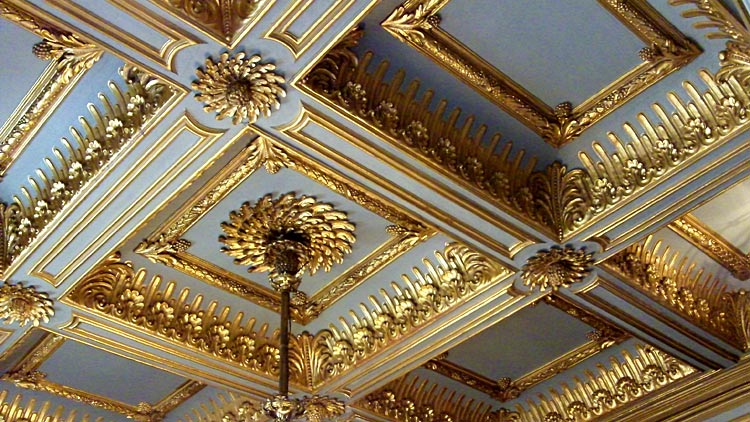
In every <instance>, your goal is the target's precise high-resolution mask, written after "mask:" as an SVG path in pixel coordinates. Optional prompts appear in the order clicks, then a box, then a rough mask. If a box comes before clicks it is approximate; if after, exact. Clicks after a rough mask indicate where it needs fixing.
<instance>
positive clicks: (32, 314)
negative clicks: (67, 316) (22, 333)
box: [0, 282, 55, 326]
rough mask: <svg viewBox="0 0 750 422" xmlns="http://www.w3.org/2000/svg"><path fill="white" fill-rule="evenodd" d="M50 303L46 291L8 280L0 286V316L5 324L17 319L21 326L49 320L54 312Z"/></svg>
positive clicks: (35, 324) (50, 300) (36, 324)
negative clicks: (39, 290)
mask: <svg viewBox="0 0 750 422" xmlns="http://www.w3.org/2000/svg"><path fill="white" fill-rule="evenodd" d="M52 305H53V302H52V299H50V298H49V296H48V295H47V293H44V292H38V291H37V290H36V289H35V288H34V287H24V286H23V285H22V284H21V283H8V282H5V283H4V284H3V285H2V286H0V318H2V319H3V320H5V323H6V324H12V323H13V322H15V321H18V322H19V323H20V324H21V326H24V325H26V324H28V323H31V324H32V325H34V326H38V325H39V324H40V323H41V322H42V321H44V322H49V319H50V317H51V316H53V315H54V314H55V310H54V308H53V307H52Z"/></svg>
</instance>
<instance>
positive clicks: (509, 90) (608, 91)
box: [382, 0, 701, 147]
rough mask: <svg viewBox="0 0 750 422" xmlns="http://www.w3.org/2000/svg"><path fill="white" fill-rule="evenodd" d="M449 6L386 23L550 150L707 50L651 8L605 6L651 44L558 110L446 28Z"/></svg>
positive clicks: (425, 6) (408, 5)
mask: <svg viewBox="0 0 750 422" xmlns="http://www.w3.org/2000/svg"><path fill="white" fill-rule="evenodd" d="M447 3H448V0H421V1H420V0H417V1H414V0H409V1H407V2H405V3H404V4H403V5H401V6H399V7H397V8H396V9H395V10H394V11H393V12H392V14H391V15H390V16H388V17H387V18H386V19H385V20H384V21H383V23H382V26H383V28H385V30H386V31H388V32H390V33H391V34H392V35H394V36H395V37H396V38H398V39H399V40H400V41H402V42H405V43H407V44H409V45H411V46H412V47H414V48H416V49H417V50H419V51H420V52H422V53H423V54H425V55H427V56H428V57H429V58H430V59H432V60H433V61H434V62H436V63H437V64H439V65H440V66H442V67H444V68H445V69H447V70H449V71H450V72H452V73H453V74H454V75H455V76H456V77H458V78H459V79H461V80H462V81H463V82H465V83H466V84H467V85H469V86H471V87H472V88H474V90H476V91H477V92H479V93H480V94H482V95H484V96H485V97H487V99H489V100H490V101H492V102H493V103H495V104H496V105H497V106H499V107H500V108H502V109H503V110H505V111H507V112H508V113H510V114H511V115H513V116H514V117H516V118H517V119H518V120H520V121H521V122H522V123H524V124H525V125H526V126H528V127H529V128H530V129H531V130H533V131H535V132H537V133H538V134H539V135H540V136H541V137H542V138H544V140H545V141H547V142H548V143H549V144H551V145H553V146H555V147H560V146H562V145H565V144H566V143H568V142H570V141H572V140H573V139H575V138H576V137H577V136H579V135H580V134H581V133H582V132H583V131H584V130H586V129H587V128H589V127H591V126H592V125H594V124H595V123H596V122H598V121H599V120H601V119H602V118H604V117H605V116H606V115H607V114H609V113H610V112H612V111H613V110H615V109H616V108H617V107H619V106H620V105H622V104H624V103H625V102H626V101H628V100H630V99H631V98H633V97H634V96H636V95H638V94H639V93H640V92H642V91H643V90H645V89H646V88H648V87H649V86H651V85H653V84H655V83H656V82H658V81H660V80H661V79H663V78H664V77H666V76H667V75H669V74H670V73H672V72H674V71H676V70H677V69H680V68H681V67H683V66H685V65H686V64H688V63H690V62H691V61H692V60H693V59H695V57H697V56H698V55H699V54H700V52H701V50H700V48H699V47H698V46H697V45H696V44H694V43H693V42H692V41H690V39H688V38H687V37H686V36H685V35H683V34H682V33H680V32H679V31H678V30H677V29H676V28H674V27H673V26H672V25H671V24H669V22H668V21H666V20H665V19H664V18H663V17H662V16H661V15H659V13H658V12H657V11H656V10H654V9H653V8H651V7H650V6H649V5H648V4H646V3H645V2H636V1H629V0H619V1H615V0H600V1H599V3H601V5H602V6H603V7H604V8H605V9H607V10H608V11H609V12H610V13H612V14H613V15H614V16H615V17H617V18H618V19H619V20H620V21H622V22H623V23H624V24H625V26H626V27H627V28H628V29H630V30H631V31H632V32H634V33H635V35H637V36H638V37H639V38H641V39H643V40H644V41H645V42H646V47H645V48H644V49H643V50H641V51H640V56H641V58H642V59H643V63H641V64H640V65H638V66H636V67H635V68H634V69H632V70H630V71H629V72H627V73H626V74H624V75H623V76H621V77H620V78H618V79H617V80H615V81H613V82H612V83H611V84H610V85H608V86H606V87H604V88H603V89H602V90H601V91H600V92H598V93H597V94H595V95H594V96H593V97H591V98H589V99H587V100H586V101H584V102H583V103H582V104H580V105H577V106H576V107H575V108H574V107H573V105H572V104H570V103H567V102H566V103H562V104H559V105H557V106H556V107H555V108H552V107H550V106H549V105H547V104H545V103H544V102H542V101H541V100H540V99H539V98H537V97H536V96H534V95H533V94H532V93H530V92H529V91H527V90H526V89H524V88H523V87H522V86H520V85H519V84H517V83H516V82H514V81H513V80H512V79H511V78H509V77H508V76H507V75H505V74H503V73H502V72H501V71H500V70H498V69H497V68H496V67H494V66H493V65H492V64H490V63H488V62H486V61H485V60H483V59H482V58H481V57H480V56H479V55H478V54H476V53H474V52H473V51H471V50H470V49H469V48H468V47H466V46H465V45H464V44H462V43H461V42H460V41H459V40H457V39H455V38H453V37H452V36H451V35H450V34H448V33H446V32H445V31H443V30H442V29H441V28H440V17H439V15H438V13H439V11H440V9H441V8H442V7H443V6H445V5H446V4H447Z"/></svg>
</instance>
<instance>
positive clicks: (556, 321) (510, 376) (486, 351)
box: [424, 296, 627, 401]
mask: <svg viewBox="0 0 750 422" xmlns="http://www.w3.org/2000/svg"><path fill="white" fill-rule="evenodd" d="M626 338H627V335H626V334H625V333H624V332H623V331H621V330H620V329H618V328H616V327H614V326H612V325H611V324H609V323H607V322H605V321H603V320H601V319H599V318H597V317H595V316H593V315H591V314H589V313H588V312H586V311H585V310H583V309H581V308H579V307H577V306H575V305H573V304H572V303H570V302H568V301H565V300H564V299H562V298H560V297H556V296H549V297H547V298H546V300H545V302H539V303H537V304H536V305H535V306H533V307H529V308H525V309H523V310H521V311H520V312H518V313H516V314H514V315H513V316H511V317H509V318H507V319H505V320H503V321H501V322H500V323H498V324H496V325H494V326H492V327H490V328H488V329H487V330H484V331H483V332H481V333H479V334H478V335H476V336H474V337H472V338H470V339H469V340H467V341H465V342H463V343H461V344H460V345H458V346H456V347H454V348H453V349H451V350H450V351H449V352H448V353H447V354H446V355H443V356H440V357H438V358H436V359H432V360H431V361H429V362H428V363H426V364H425V365H424V366H425V368H427V369H430V370H432V371H434V372H437V373H439V374H441V375H444V376H447V377H449V378H451V379H453V380H456V381H459V382H462V383H464V384H466V385H467V386H469V387H471V388H474V389H476V390H478V391H481V392H483V393H486V394H487V395H489V396H490V397H492V398H494V399H496V400H499V401H508V400H513V399H515V398H517V397H518V396H519V395H520V394H521V393H522V392H523V391H525V390H527V389H529V388H531V387H533V386H535V385H537V384H539V383H541V382H543V381H545V380H547V379H549V378H551V377H553V376H555V375H557V374H559V373H561V372H563V371H565V370H567V369H569V368H571V367H573V366H574V365H577V364H578V363H580V362H581V361H583V360H585V359H587V358H589V357H591V356H594V355H595V354H597V353H598V352H600V351H601V350H604V349H606V348H607V347H609V346H612V345H614V344H617V343H620V342H622V341H623V340H625V339H626ZM521 351H522V352H521Z"/></svg>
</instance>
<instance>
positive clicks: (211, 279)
mask: <svg viewBox="0 0 750 422" xmlns="http://www.w3.org/2000/svg"><path fill="white" fill-rule="evenodd" d="M261 167H264V168H265V169H266V171H268V172H269V173H271V174H274V173H276V172H277V171H279V170H280V169H282V168H287V169H291V170H294V171H297V172H299V173H300V174H302V175H305V176H307V177H309V178H311V179H312V180H314V181H315V182H317V183H320V184H321V185H323V186H326V187H328V188H329V189H331V190H333V191H334V192H336V193H338V194H339V195H342V196H343V197H345V198H347V199H349V200H351V201H353V202H355V203H356V204H358V205H359V206H362V207H363V208H365V209H367V210H369V211H371V212H373V213H375V214H377V215H379V216H380V217H382V218H384V219H386V220H388V221H390V222H391V223H393V226H390V227H389V229H388V231H389V234H390V239H388V241H386V242H385V243H384V244H383V245H380V246H379V247H378V248H376V249H375V250H374V251H373V252H371V253H370V254H368V255H367V256H366V257H365V258H364V259H363V260H362V261H361V262H359V263H357V264H356V265H355V266H353V267H351V268H349V269H348V270H346V271H345V272H344V273H342V274H341V275H340V276H339V277H337V278H336V279H334V280H332V281H331V282H330V283H328V285H327V286H326V287H325V288H324V289H322V290H321V291H319V292H316V293H315V294H314V295H312V296H311V297H310V298H309V300H308V301H306V302H305V303H303V304H299V305H298V306H295V307H294V309H293V317H294V319H295V320H296V321H297V322H299V323H302V324H307V323H309V322H310V321H312V320H313V319H315V318H316V317H317V316H318V315H319V314H320V313H321V312H323V310H325V309H327V308H328V307H329V306H330V305H331V304H333V303H334V302H336V301H337V300H338V299H340V298H341V297H343V296H344V295H345V294H346V293H347V292H349V291H350V290H352V289H353V288H355V287H356V286H358V285H359V284H360V283H362V282H363V281H364V280H366V279H367V278H368V277H369V276H370V275H372V274H374V273H375V272H377V271H379V270H380V269H381V268H383V267H385V266H386V265H388V264H389V263H390V262H392V261H393V260H395V259H397V258H398V257H399V256H401V255H403V254H404V253H406V252H407V251H409V250H411V249H412V248H413V247H414V246H416V245H417V244H419V243H421V242H422V241H424V240H426V239H428V238H429V237H430V236H432V235H433V234H434V230H433V229H431V228H429V227H427V226H425V225H423V224H422V223H420V222H418V221H417V220H415V219H414V218H412V217H411V216H409V215H407V214H405V213H404V212H402V211H400V210H398V209H397V208H395V207H394V206H392V205H391V204H389V202H388V201H386V200H385V199H384V198H382V197H379V196H376V195H373V194H371V193H368V192H366V191H364V190H363V189H362V187H361V186H359V185H358V184H356V183H354V182H353V181H351V180H348V179H346V178H344V177H342V176H338V175H336V174H335V173H334V172H333V171H331V169H329V168H328V167H326V166H324V165H322V164H320V163H318V162H316V161H314V160H312V159H310V158H307V157H305V156H303V155H302V154H300V153H298V152H296V151H294V150H293V149H291V148H286V147H285V146H283V145H282V144H281V143H279V142H277V141H274V140H271V139H270V138H268V137H266V136H265V135H260V136H258V137H257V138H256V139H255V140H253V141H252V143H251V144H250V145H249V146H248V147H246V148H245V149H244V150H243V151H242V152H241V153H240V154H238V155H237V157H236V158H234V159H233V160H232V161H231V162H230V163H229V164H228V165H227V166H226V167H225V170H223V171H222V172H220V173H219V174H217V175H216V176H215V177H214V178H213V179H211V180H210V181H208V182H207V183H206V184H205V187H204V188H203V189H201V190H200V191H199V192H197V193H196V194H195V195H194V196H193V197H191V198H190V199H188V200H187V201H186V203H185V204H184V205H183V206H182V207H180V208H179V209H178V210H177V211H176V212H175V213H174V214H173V215H172V217H170V218H169V219H168V220H167V221H166V222H165V223H164V224H163V225H162V226H161V227H159V228H158V229H157V230H156V231H154V233H152V234H151V235H150V236H149V237H148V239H146V240H145V241H144V242H141V243H140V244H139V245H138V246H137V247H136V249H135V252H136V253H138V254H139V255H142V256H144V257H146V258H148V259H149V260H151V261H152V262H155V263H160V264H164V265H167V266H169V267H172V268H175V269H177V270H179V271H182V272H184V273H185V274H188V275H191V276H193V277H196V278H197V279H199V280H202V281H204V282H206V283H208V284H210V285H213V286H216V287H219V288H221V289H224V290H227V291H229V292H230V293H233V294H236V295H239V296H241V297H243V298H245V299H246V300H250V301H252V302H254V303H256V304H258V305H260V306H263V307H266V308H268V309H272V310H278V309H279V306H280V303H279V297H278V294H277V293H275V292H273V291H271V290H270V289H268V288H266V287H265V285H263V284H260V283H255V282H252V281H249V280H247V279H245V278H243V277H239V276H237V275H235V274H233V273H232V272H230V271H227V270H225V269H222V268H219V267H217V266H215V265H213V264H211V263H210V262H207V261H205V260H202V259H200V258H198V257H196V256H194V255H192V254H190V253H188V252H187V250H186V249H187V248H188V247H189V245H190V243H189V241H187V240H186V239H184V238H183V236H184V234H185V232H187V230H188V229H189V228H190V227H192V225H193V224H195V223H196V222H197V221H198V220H199V219H200V218H201V217H202V216H203V215H204V214H205V213H207V212H208V211H209V210H210V209H211V208H212V207H213V206H214V205H216V204H217V203H218V202H220V201H221V200H222V198H224V197H225V196H226V195H228V194H229V193H230V192H231V191H232V190H233V189H234V188H235V187H236V186H238V185H239V184H240V183H242V182H243V181H244V180H247V179H248V178H249V177H250V176H252V174H254V173H255V172H256V171H257V170H259V169H260V168H261Z"/></svg>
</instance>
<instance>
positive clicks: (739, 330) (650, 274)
mask: <svg viewBox="0 0 750 422" xmlns="http://www.w3.org/2000/svg"><path fill="white" fill-rule="evenodd" d="M603 266H604V267H605V268H606V269H608V270H610V271H612V272H613V273H615V274H617V275H619V276H620V277H621V278H622V279H623V280H626V281H627V282H628V283H630V284H631V285H634V286H636V287H638V288H639V289H640V290H641V291H642V292H644V293H646V294H648V296H650V297H651V298H653V299H654V300H656V301H657V302H659V303H660V304H662V305H663V306H665V307H666V308H667V309H671V310H672V311H674V312H675V313H677V314H678V315H682V316H683V317H685V318H686V319H687V320H688V321H691V322H693V323H694V324H696V325H697V326H699V327H701V328H703V329H705V330H707V331H709V332H710V333H711V334H714V335H716V336H717V337H719V338H721V339H723V340H724V341H726V342H728V343H729V344H731V345H733V346H734V347H736V348H738V349H740V350H742V351H748V350H750V294H748V292H747V291H745V290H744V289H739V290H730V289H729V287H728V286H727V285H726V284H725V283H723V282H721V280H719V279H717V278H715V277H714V276H713V275H711V274H707V273H704V270H703V269H702V268H700V267H698V266H697V265H696V264H695V263H692V262H690V261H688V260H687V258H685V257H682V258H681V257H680V253H679V252H678V251H672V250H671V248H670V247H669V246H666V247H665V248H664V249H663V250H662V241H661V240H655V238H654V237H653V236H652V235H649V236H648V237H647V238H646V240H644V241H643V242H640V243H636V244H633V245H631V246H629V247H628V248H626V249H623V250H622V251H620V252H618V253H617V254H616V255H613V256H612V257H610V258H608V259H607V260H606V261H604V263H603Z"/></svg>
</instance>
